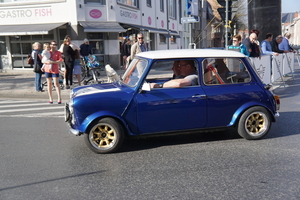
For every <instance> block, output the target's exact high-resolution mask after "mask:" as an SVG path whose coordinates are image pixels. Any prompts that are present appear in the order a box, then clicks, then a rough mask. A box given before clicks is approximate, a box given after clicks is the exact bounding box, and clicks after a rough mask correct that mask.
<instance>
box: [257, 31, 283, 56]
mask: <svg viewBox="0 0 300 200" xmlns="http://www.w3.org/2000/svg"><path fill="white" fill-rule="evenodd" d="M272 40H273V34H272V33H267V34H266V39H265V40H263V41H262V42H261V51H262V55H275V56H278V55H279V54H278V53H277V52H274V51H272V45H271V43H270V42H271V41H272Z"/></svg>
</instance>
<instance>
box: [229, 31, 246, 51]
mask: <svg viewBox="0 0 300 200" xmlns="http://www.w3.org/2000/svg"><path fill="white" fill-rule="evenodd" d="M241 42H242V37H241V36H240V35H239V34H237V35H235V36H233V37H232V45H231V46H229V47H228V49H239V50H240V52H241V53H242V54H244V55H246V56H250V54H249V52H248V50H247V48H246V46H245V45H244V44H242V43H241Z"/></svg>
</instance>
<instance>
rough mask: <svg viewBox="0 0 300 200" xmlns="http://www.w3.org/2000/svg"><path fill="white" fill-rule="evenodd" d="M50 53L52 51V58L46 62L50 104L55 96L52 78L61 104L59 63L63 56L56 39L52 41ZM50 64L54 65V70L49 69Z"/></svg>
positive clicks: (58, 101)
mask: <svg viewBox="0 0 300 200" xmlns="http://www.w3.org/2000/svg"><path fill="white" fill-rule="evenodd" d="M50 47H51V50H50V53H51V59H50V60H49V61H47V62H45V64H46V65H45V76H46V79H47V89H48V96H49V102H48V103H50V104H53V98H52V79H53V80H54V85H55V90H56V93H57V103H58V104H61V102H62V99H61V93H60V87H59V65H60V64H61V63H62V61H63V59H62V56H61V53H60V52H59V51H57V42H56V41H55V40H53V41H51V42H50ZM49 64H51V65H52V70H51V71H50V69H49Z"/></svg>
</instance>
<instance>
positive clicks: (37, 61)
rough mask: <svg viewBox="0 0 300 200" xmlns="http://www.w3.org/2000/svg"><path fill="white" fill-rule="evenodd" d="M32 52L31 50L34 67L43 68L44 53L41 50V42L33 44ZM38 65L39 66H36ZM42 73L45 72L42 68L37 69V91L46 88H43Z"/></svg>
mask: <svg viewBox="0 0 300 200" xmlns="http://www.w3.org/2000/svg"><path fill="white" fill-rule="evenodd" d="M32 49H33V50H32V52H31V57H32V58H33V62H34V63H33V64H34V67H33V69H42V66H43V64H42V61H41V60H42V55H41V52H40V49H41V44H40V43H39V42H35V43H33V45H32ZM36 65H37V67H35V66H36ZM42 74H43V72H42V71H41V70H37V71H35V90H36V91H37V92H44V90H42Z"/></svg>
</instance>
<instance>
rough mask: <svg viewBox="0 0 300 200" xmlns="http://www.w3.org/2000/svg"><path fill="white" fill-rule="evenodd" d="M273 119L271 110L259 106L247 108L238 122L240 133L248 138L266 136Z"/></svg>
mask: <svg viewBox="0 0 300 200" xmlns="http://www.w3.org/2000/svg"><path fill="white" fill-rule="evenodd" d="M271 124H272V120H271V117H270V114H269V112H268V111H267V110H266V109H265V108H263V107H259V106H255V107H252V108H249V109H248V110H246V111H245V112H244V113H243V114H242V116H241V117H240V120H239V122H238V127H237V132H238V134H239V135H240V136H241V137H243V138H245V139H247V140H256V139H260V138H262V137H264V136H265V135H266V134H267V133H268V132H269V130H270V129H271Z"/></svg>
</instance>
